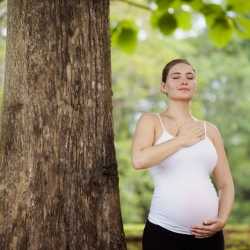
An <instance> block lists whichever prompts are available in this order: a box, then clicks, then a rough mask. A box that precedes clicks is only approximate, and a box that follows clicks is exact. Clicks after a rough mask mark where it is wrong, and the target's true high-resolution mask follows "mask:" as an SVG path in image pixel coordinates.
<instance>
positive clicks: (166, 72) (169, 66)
mask: <svg viewBox="0 0 250 250" xmlns="http://www.w3.org/2000/svg"><path fill="white" fill-rule="evenodd" d="M178 63H185V64H188V65H190V66H191V67H192V65H191V63H190V62H188V61H187V60H186V59H182V58H178V59H174V60H172V61H170V62H168V63H167V64H166V65H165V67H164V68H163V70H162V82H166V80H167V76H168V72H169V70H170V69H171V68H172V67H173V66H174V65H176V64H178ZM192 68H193V67H192ZM193 71H195V69H194V68H193Z"/></svg>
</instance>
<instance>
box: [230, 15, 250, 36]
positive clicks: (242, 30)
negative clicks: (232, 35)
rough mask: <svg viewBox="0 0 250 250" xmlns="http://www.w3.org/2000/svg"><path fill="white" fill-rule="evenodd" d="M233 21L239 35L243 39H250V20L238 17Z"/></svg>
mask: <svg viewBox="0 0 250 250" xmlns="http://www.w3.org/2000/svg"><path fill="white" fill-rule="evenodd" d="M233 20H234V26H235V28H236V33H237V35H238V36H239V37H240V38H241V39H248V38H250V18H245V17H242V16H237V17H236V18H234V19H233Z"/></svg>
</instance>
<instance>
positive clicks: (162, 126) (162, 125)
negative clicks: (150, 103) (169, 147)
mask: <svg viewBox="0 0 250 250" xmlns="http://www.w3.org/2000/svg"><path fill="white" fill-rule="evenodd" d="M156 115H157V116H158V118H159V120H160V124H161V128H162V130H163V131H166V129H165V126H164V124H163V121H162V119H161V116H160V113H156Z"/></svg>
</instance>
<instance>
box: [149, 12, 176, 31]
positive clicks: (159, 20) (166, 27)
mask: <svg viewBox="0 0 250 250" xmlns="http://www.w3.org/2000/svg"><path fill="white" fill-rule="evenodd" d="M151 24H152V26H153V27H155V28H159V29H160V31H161V32H162V33H163V34H164V35H170V34H172V33H173V32H174V31H175V29H176V28H177V20H176V18H175V16H174V15H173V14H170V13H168V12H164V13H162V12H159V11H154V12H153V14H152V16H151Z"/></svg>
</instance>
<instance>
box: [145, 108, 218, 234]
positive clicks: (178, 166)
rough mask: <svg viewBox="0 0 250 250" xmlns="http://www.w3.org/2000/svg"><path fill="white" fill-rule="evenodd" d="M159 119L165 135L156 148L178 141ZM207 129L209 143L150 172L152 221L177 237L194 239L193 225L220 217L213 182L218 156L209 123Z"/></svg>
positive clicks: (185, 151)
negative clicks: (192, 235)
mask: <svg viewBox="0 0 250 250" xmlns="http://www.w3.org/2000/svg"><path fill="white" fill-rule="evenodd" d="M157 116H158V117H159V119H160V123H161V127H162V130H163V132H162V134H161V136H160V137H159V138H158V139H157V141H156V142H155V145H157V144H160V143H163V142H166V141H168V140H170V139H172V138H174V137H175V136H173V135H171V134H170V133H168V132H167V130H166V128H165V126H164V124H163V122H162V120H161V117H160V114H159V113H157ZM204 128H205V139H203V140H201V141H199V142H197V143H195V144H193V145H191V146H188V147H183V148H181V149H179V150H178V151H176V152H175V153H173V154H171V155H170V156H168V157H167V158H165V159H164V160H162V161H161V162H160V163H159V164H158V165H154V166H152V167H150V168H148V171H149V173H150V175H151V177H152V179H153V182H154V192H153V196H152V200H151V206H150V210H149V214H148V220H149V221H151V222H152V223H155V224H158V225H160V226H162V227H164V228H166V229H168V230H171V231H173V232H176V233H182V234H190V235H191V234H192V232H191V227H192V226H193V225H197V224H198V225H199V224H202V222H203V221H204V220H205V219H214V218H217V216H218V205H219V198H218V195H217V192H216V189H215V187H214V185H213V183H212V181H211V179H210V175H211V173H212V171H213V169H214V168H215V166H216V163H217V160H218V155H217V152H216V149H215V147H214V145H213V143H212V141H211V140H210V139H209V137H208V136H207V135H206V124H205V121H204Z"/></svg>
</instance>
